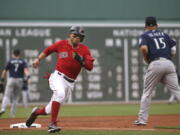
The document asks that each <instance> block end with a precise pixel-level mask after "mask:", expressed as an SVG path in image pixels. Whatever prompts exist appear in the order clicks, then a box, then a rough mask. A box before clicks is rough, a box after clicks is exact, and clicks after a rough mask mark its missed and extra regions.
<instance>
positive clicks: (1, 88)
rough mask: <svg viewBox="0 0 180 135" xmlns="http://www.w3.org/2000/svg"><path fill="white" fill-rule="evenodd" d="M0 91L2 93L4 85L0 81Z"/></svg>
mask: <svg viewBox="0 0 180 135" xmlns="http://www.w3.org/2000/svg"><path fill="white" fill-rule="evenodd" d="M0 93H4V85H3V84H2V83H1V84H0Z"/></svg>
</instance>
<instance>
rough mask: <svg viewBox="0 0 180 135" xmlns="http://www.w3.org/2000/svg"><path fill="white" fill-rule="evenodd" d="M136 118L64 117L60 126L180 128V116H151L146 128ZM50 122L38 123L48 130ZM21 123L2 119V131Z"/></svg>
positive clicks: (139, 128) (20, 120)
mask: <svg viewBox="0 0 180 135" xmlns="http://www.w3.org/2000/svg"><path fill="white" fill-rule="evenodd" d="M136 118H137V116H101V117H99V116H98V117H62V118H61V119H59V126H61V127H63V130H87V129H88V130H158V129H155V128H154V127H155V126H180V115H151V116H150V118H149V122H148V124H147V125H146V126H136V125H133V124H132V122H133V121H134V120H136ZM49 121H50V117H48V118H38V119H37V120H36V123H39V124H42V128H41V129H47V126H48V123H49ZM21 122H25V119H15V118H13V119H0V130H17V129H10V128H9V126H10V124H15V123H21ZM30 129H32V128H30ZM33 129H34V128H33ZM23 130H27V129H23ZM173 131H175V130H173ZM176 131H178V132H180V130H176Z"/></svg>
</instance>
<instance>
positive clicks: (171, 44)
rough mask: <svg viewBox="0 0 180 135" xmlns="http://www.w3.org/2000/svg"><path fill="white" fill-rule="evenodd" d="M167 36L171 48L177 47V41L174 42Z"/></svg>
mask: <svg viewBox="0 0 180 135" xmlns="http://www.w3.org/2000/svg"><path fill="white" fill-rule="evenodd" d="M166 36H167V38H168V40H169V43H170V46H171V48H172V47H173V46H175V45H176V41H174V40H173V39H171V38H170V37H169V36H168V35H166Z"/></svg>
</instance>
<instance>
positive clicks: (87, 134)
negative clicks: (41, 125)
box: [0, 130, 180, 135]
mask: <svg viewBox="0 0 180 135" xmlns="http://www.w3.org/2000/svg"><path fill="white" fill-rule="evenodd" d="M54 134H55V135H180V132H179V133H178V132H167V131H166V132H165V131H161V132H160V131H110V130H107V131H89V130H82V131H74V130H71V131H62V132H60V133H54ZM0 135H49V133H47V131H44V130H42V131H41V130H40V131H39V130H38V131H37V130H34V131H0Z"/></svg>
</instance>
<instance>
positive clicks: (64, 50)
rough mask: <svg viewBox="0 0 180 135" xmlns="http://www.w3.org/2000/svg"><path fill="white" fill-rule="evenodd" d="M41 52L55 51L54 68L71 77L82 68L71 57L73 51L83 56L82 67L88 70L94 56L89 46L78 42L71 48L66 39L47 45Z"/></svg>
mask: <svg viewBox="0 0 180 135" xmlns="http://www.w3.org/2000/svg"><path fill="white" fill-rule="evenodd" d="M43 52H44V54H45V55H46V56H48V55H49V54H51V53H53V52H56V53H57V54H58V56H57V62H56V70H58V71H60V72H61V73H64V74H65V75H66V76H68V77H69V78H72V79H76V78H77V76H78V74H79V72H80V71H81V68H82V66H81V64H80V63H79V62H78V61H77V60H75V59H74V58H73V53H74V52H77V53H78V54H79V55H81V56H83V57H84V59H85V61H84V62H85V64H84V67H85V68H86V69H87V70H89V71H90V70H92V68H93V61H94V58H93V57H92V56H91V53H90V50H89V48H88V47H87V46H85V45H83V44H79V45H78V47H77V48H73V47H72V45H70V44H69V43H68V40H61V41H58V42H56V43H54V44H52V45H51V46H49V47H47V48H46V49H45V50H44V51H43Z"/></svg>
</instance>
